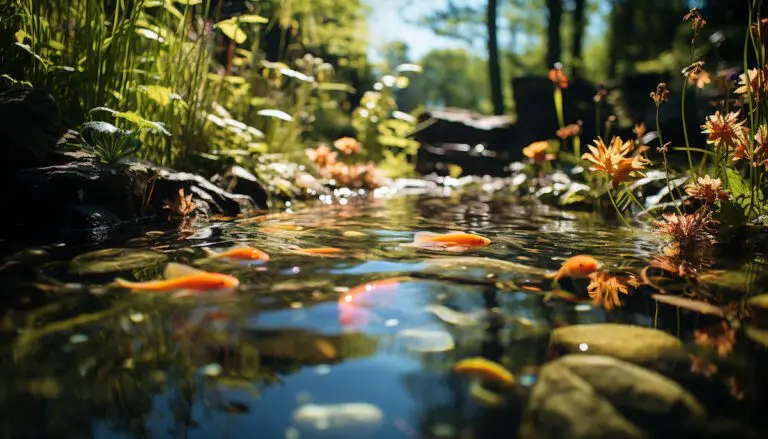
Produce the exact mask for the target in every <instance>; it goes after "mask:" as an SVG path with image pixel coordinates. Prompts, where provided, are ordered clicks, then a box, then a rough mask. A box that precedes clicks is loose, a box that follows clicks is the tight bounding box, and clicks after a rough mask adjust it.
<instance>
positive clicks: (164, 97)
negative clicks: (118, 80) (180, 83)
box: [139, 85, 172, 107]
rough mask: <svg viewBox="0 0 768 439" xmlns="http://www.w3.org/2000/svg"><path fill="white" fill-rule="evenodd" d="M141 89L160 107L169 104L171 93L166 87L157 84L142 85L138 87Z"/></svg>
mask: <svg viewBox="0 0 768 439" xmlns="http://www.w3.org/2000/svg"><path fill="white" fill-rule="evenodd" d="M139 90H141V91H143V92H144V93H145V94H146V95H147V97H148V98H149V99H151V100H153V101H154V102H156V103H157V104H158V105H160V106H161V107H167V106H169V105H171V100H172V93H171V89H170V88H168V87H162V86H159V85H144V86H141V87H140V88H139Z"/></svg>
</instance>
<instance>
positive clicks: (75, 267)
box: [69, 248, 168, 275]
mask: <svg viewBox="0 0 768 439" xmlns="http://www.w3.org/2000/svg"><path fill="white" fill-rule="evenodd" d="M166 260H168V256H166V255H164V254H162V253H157V252H153V251H148V250H139V249H133V248H106V249H103V250H97V251H93V252H90V253H85V254H82V255H79V256H76V257H75V258H74V259H72V261H70V263H69V270H70V271H71V272H72V273H74V274H77V275H86V274H105V273H116V272H119V271H127V270H138V269H140V268H146V267H151V266H153V265H159V264H162V263H163V262H165V261H166Z"/></svg>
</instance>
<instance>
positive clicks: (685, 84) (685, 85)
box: [681, 76, 696, 180]
mask: <svg viewBox="0 0 768 439" xmlns="http://www.w3.org/2000/svg"><path fill="white" fill-rule="evenodd" d="M687 89H688V77H687V76H686V77H685V79H684V80H683V101H682V105H681V108H682V117H683V137H684V138H685V148H686V149H685V153H686V154H687V155H688V168H689V169H690V171H691V178H693V179H694V180H695V179H696V171H694V169H693V159H692V158H691V149H690V148H691V145H690V143H689V142H688V125H687V124H686V121H685V92H686V90H687Z"/></svg>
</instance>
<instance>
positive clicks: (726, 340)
mask: <svg viewBox="0 0 768 439" xmlns="http://www.w3.org/2000/svg"><path fill="white" fill-rule="evenodd" d="M693 339H694V341H695V343H696V344H697V345H698V346H702V347H709V348H717V355H719V356H720V357H726V356H728V354H730V353H731V352H732V351H733V345H734V344H735V343H736V333H735V331H734V330H733V328H731V327H730V326H728V324H727V323H725V322H720V324H719V325H712V326H709V327H706V328H704V329H702V330H701V331H698V330H697V331H694V332H693Z"/></svg>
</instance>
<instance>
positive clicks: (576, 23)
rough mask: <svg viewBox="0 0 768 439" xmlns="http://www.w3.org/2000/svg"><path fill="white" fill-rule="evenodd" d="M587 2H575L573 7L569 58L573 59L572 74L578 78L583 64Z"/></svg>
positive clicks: (581, 0)
mask: <svg viewBox="0 0 768 439" xmlns="http://www.w3.org/2000/svg"><path fill="white" fill-rule="evenodd" d="M586 8H587V0H575V1H574V7H573V39H572V40H571V57H572V59H573V70H572V74H573V76H574V78H575V77H578V76H579V69H580V68H581V66H582V64H583V59H582V49H583V48H584V43H583V41H584V30H585V28H586V21H585V17H584V15H585V12H586Z"/></svg>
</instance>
